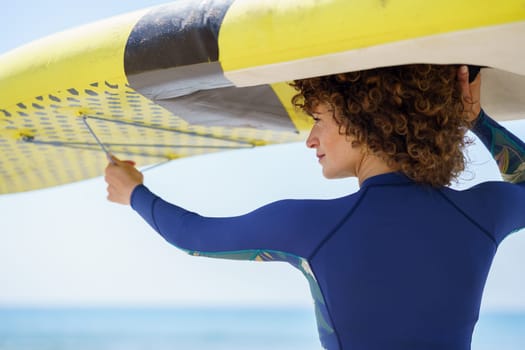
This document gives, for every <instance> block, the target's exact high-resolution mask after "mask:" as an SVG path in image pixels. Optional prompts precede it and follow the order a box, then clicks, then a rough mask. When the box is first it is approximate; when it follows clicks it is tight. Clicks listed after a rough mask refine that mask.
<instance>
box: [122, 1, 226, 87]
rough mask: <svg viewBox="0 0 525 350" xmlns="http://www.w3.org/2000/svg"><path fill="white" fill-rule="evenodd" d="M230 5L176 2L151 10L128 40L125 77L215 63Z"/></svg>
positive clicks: (210, 2)
mask: <svg viewBox="0 0 525 350" xmlns="http://www.w3.org/2000/svg"><path fill="white" fill-rule="evenodd" d="M233 1H234V0H180V1H176V2H174V3H171V4H167V5H165V6H161V7H157V8H154V9H152V10H151V11H150V12H148V13H147V14H146V15H145V16H143V17H142V18H141V19H140V20H139V21H138V22H137V24H136V25H135V27H134V28H133V30H132V32H131V34H130V36H129V38H128V41H127V44H126V50H125V55H124V68H125V72H126V75H127V76H128V77H129V76H130V75H134V74H138V73H143V72H148V71H153V70H159V69H166V68H173V67H180V66H186V65H192V64H196V63H204V62H216V61H218V59H219V46H218V37H219V29H220V26H221V24H222V21H223V19H224V16H225V14H226V12H227V10H228V8H229V7H230V5H231V4H232V2H233Z"/></svg>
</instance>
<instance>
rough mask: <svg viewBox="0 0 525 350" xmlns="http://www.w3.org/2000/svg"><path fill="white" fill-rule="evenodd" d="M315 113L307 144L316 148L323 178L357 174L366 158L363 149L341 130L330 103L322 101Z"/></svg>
mask: <svg viewBox="0 0 525 350" xmlns="http://www.w3.org/2000/svg"><path fill="white" fill-rule="evenodd" d="M312 115H313V117H314V120H315V124H314V126H313V127H312V130H311V131H310V135H309V136H308V139H307V140H306V146H307V147H308V148H313V149H315V150H316V155H317V158H318V159H319V163H320V164H321V166H322V167H323V175H324V177H326V178H327V179H337V178H344V177H350V176H356V175H357V172H358V170H359V167H360V165H361V162H362V161H363V155H364V153H363V148H362V147H361V146H360V145H359V144H358V143H357V142H355V141H354V139H353V138H352V137H351V136H347V135H345V134H341V133H340V132H339V130H340V129H339V125H338V124H337V122H336V121H335V119H334V112H333V109H332V108H331V106H330V105H328V104H319V105H318V106H317V107H316V108H315V109H314V110H313V113H312ZM336 117H337V115H336ZM352 141H354V142H352Z"/></svg>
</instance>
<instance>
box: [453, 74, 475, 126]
mask: <svg viewBox="0 0 525 350" xmlns="http://www.w3.org/2000/svg"><path fill="white" fill-rule="evenodd" d="M457 76H458V83H459V86H460V87H461V94H462V97H463V106H464V108H465V113H466V115H467V119H468V120H469V121H470V122H472V123H474V121H475V120H476V118H477V117H478V116H479V113H480V112H481V103H480V97H481V72H479V73H478V75H477V76H476V79H474V81H473V82H472V83H470V84H469V82H468V67H467V66H461V67H459V69H458V75H457Z"/></svg>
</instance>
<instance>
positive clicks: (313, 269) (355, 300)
mask: <svg viewBox="0 0 525 350" xmlns="http://www.w3.org/2000/svg"><path fill="white" fill-rule="evenodd" d="M474 131H475V132H476V134H478V135H479V136H480V137H481V139H482V140H483V142H484V143H485V144H486V145H487V147H489V149H490V150H491V151H492V152H493V154H494V156H495V158H496V159H497V160H498V161H499V163H500V165H501V169H502V172H503V174H504V176H505V178H506V179H508V180H510V181H512V182H514V183H510V182H487V183H483V184H480V185H477V186H475V187H473V188H470V189H468V190H464V191H456V190H452V189H449V188H431V187H429V186H425V185H420V184H417V183H415V182H413V181H412V180H410V179H409V178H407V177H406V176H404V175H402V174H400V173H389V174H384V175H378V176H375V177H371V178H368V179H367V180H366V181H365V182H364V183H363V184H362V186H361V188H360V190H359V191H358V192H356V193H354V194H352V195H349V196H346V197H343V198H338V199H333V200H284V201H279V202H275V203H272V204H269V205H267V206H264V207H261V208H259V209H257V210H255V211H253V212H251V213H249V214H246V215H243V216H238V217H229V218H207V217H202V216H200V215H198V214H195V213H192V212H189V211H187V210H184V209H182V208H180V207H177V206H175V205H172V204H170V203H167V202H165V201H163V200H162V199H160V198H159V197H157V196H156V195H154V194H152V193H151V192H150V191H149V190H148V189H147V188H146V187H144V186H142V185H140V186H138V187H137V188H136V189H135V190H134V192H133V194H132V206H133V208H134V209H135V210H136V211H137V212H139V213H140V215H142V216H143V218H144V219H145V220H146V221H147V222H148V223H149V224H150V225H151V226H152V227H153V228H154V229H155V230H157V231H158V232H159V233H160V234H161V235H162V236H163V237H164V238H165V239H166V240H167V241H169V242H170V243H172V244H173V245H175V246H177V247H179V248H181V249H184V250H186V251H188V252H189V253H190V254H193V255H201V256H211V257H221V258H233V259H248V260H262V261H275V260H280V261H287V262H289V263H291V264H292V265H294V266H295V267H297V268H298V269H300V270H301V271H302V272H303V273H304V275H305V276H306V278H307V279H308V281H309V284H310V288H311V291H312V295H313V298H314V300H315V311H316V318H317V323H318V329H319V333H320V337H321V343H322V345H323V346H324V347H325V348H327V349H352V350H361V349H366V350H385V349H389V350H392V349H402V350H411V349H414V350H421V349H425V350H433V349H440V350H441V349H447V350H466V349H470V343H471V336H472V331H473V328H474V325H475V324H476V321H477V318H478V312H479V308H480V302H481V296H482V292H483V287H484V285H485V281H486V278H487V274H488V271H489V268H490V265H491V262H492V259H493V257H494V254H495V253H496V249H497V247H498V245H499V243H500V242H501V241H502V240H503V239H504V238H505V237H506V236H507V235H508V234H510V233H511V232H513V231H516V230H519V229H521V228H523V227H525V181H524V180H525V144H523V142H521V141H520V140H518V139H517V138H515V137H514V136H513V135H511V134H510V133H508V132H507V131H506V130H505V129H502V128H501V127H500V126H499V125H498V124H497V123H495V122H494V121H492V120H491V119H490V118H489V117H487V116H486V115H485V114H484V113H482V115H481V117H480V118H479V120H478V122H477V125H476V127H475V129H474Z"/></svg>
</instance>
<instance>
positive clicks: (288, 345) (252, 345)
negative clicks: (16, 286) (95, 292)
mask: <svg viewBox="0 0 525 350" xmlns="http://www.w3.org/2000/svg"><path fill="white" fill-rule="evenodd" d="M168 349H181V350H197V349H198V350H208V349H209V350H263V349H264V350H268V349H271V350H299V349H300V350H319V349H321V346H320V343H319V340H318V338H317V333H316V325H315V319H314V315H313V311H312V310H310V309H304V308H280V307H279V308H261V307H257V308H231V307H229V308H226V307H217V308H210V307H208V308H108V307H105V308H11V307H10V308H0V350H168ZM472 349H473V350H494V349H497V350H523V349H525V313H501V312H499V313H495V312H494V313H484V314H482V315H481V317H480V321H479V322H478V325H477V328H476V331H475V334H474V339H473V343H472Z"/></svg>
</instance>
